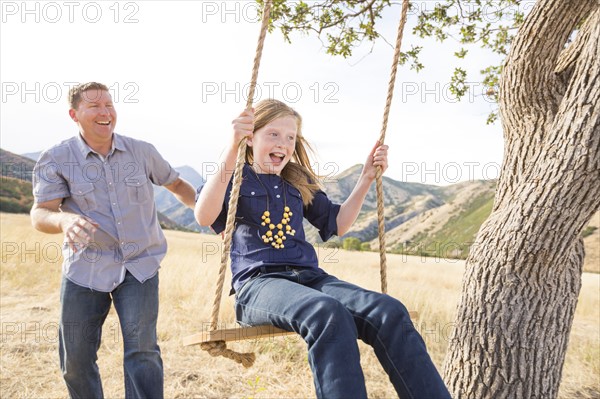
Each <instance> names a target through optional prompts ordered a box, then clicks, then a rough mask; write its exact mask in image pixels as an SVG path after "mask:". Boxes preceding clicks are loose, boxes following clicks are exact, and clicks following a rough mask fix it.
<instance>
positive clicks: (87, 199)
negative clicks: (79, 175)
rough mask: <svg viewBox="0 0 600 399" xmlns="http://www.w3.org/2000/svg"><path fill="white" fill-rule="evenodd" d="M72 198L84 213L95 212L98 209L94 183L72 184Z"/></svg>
mask: <svg viewBox="0 0 600 399" xmlns="http://www.w3.org/2000/svg"><path fill="white" fill-rule="evenodd" d="M71 198H72V199H73V201H75V203H76V204H77V206H79V209H81V210H82V211H84V212H90V211H94V210H96V208H97V207H98V205H97V202H96V195H95V194H94V185H93V184H92V183H73V184H71Z"/></svg>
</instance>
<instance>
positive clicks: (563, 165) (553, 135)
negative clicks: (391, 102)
mask: <svg viewBox="0 0 600 399" xmlns="http://www.w3.org/2000/svg"><path fill="white" fill-rule="evenodd" d="M582 21H585V22H584V23H583V25H582V27H581V29H580V31H579V32H578V34H577V36H576V38H575V40H574V41H573V42H572V43H571V44H569V45H568V46H566V43H567V42H568V41H569V38H570V35H571V34H572V32H573V30H574V29H576V27H577V26H578V25H579V24H580V23H581V22H582ZM565 46H566V47H565ZM599 99H600V2H598V0H572V1H567V0H540V1H538V2H537V3H536V5H535V7H534V8H533V10H532V11H531V13H530V14H529V15H528V16H527V19H526V21H525V23H524V24H523V26H522V28H521V29H520V31H519V33H518V34H517V36H516V38H515V40H514V42H513V44H512V48H511V52H510V54H509V55H508V57H507V60H506V63H505V66H504V70H503V74H502V82H501V90H500V112H501V116H502V123H503V128H504V138H505V155H504V161H503V167H502V173H501V177H500V179H499V182H498V189H497V192H496V198H495V203H494V209H493V211H492V214H491V215H490V217H489V219H488V220H487V221H486V222H485V223H484V224H483V226H482V227H481V230H480V231H479V234H478V236H477V239H476V242H475V244H474V245H473V247H472V248H471V253H470V256H469V258H468V260H467V268H466V272H465V277H464V282H463V292H462V298H461V301H460V304H459V308H458V315H457V319H456V328H455V331H454V334H453V337H452V340H451V342H450V345H449V349H448V354H447V357H446V362H445V365H444V379H445V381H446V383H447V384H448V387H449V389H450V392H451V393H452V394H453V397H455V398H476V399H481V398H494V399H496V398H555V397H556V396H557V395H558V389H559V385H560V379H561V373H562V368H563V363H564V360H565V353H566V350H567V344H568V338H569V333H570V331H571V326H572V323H573V316H574V313H575V306H576V304H577V298H578V295H579V291H580V288H581V273H582V264H583V257H584V250H583V242H582V240H581V238H580V233H581V231H582V230H583V228H584V227H585V225H586V224H587V222H588V221H589V220H590V218H591V217H592V216H593V214H594V213H595V212H596V210H597V209H598V207H599V205H600V107H599V101H600V100H599Z"/></svg>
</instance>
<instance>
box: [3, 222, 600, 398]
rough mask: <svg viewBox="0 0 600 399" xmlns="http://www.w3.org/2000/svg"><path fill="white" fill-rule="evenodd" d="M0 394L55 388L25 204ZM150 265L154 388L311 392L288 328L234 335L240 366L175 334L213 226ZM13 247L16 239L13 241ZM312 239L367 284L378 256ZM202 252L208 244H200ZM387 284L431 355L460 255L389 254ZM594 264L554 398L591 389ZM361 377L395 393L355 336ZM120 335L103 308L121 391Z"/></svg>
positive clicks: (103, 353) (233, 393)
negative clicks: (160, 379)
mask: <svg viewBox="0 0 600 399" xmlns="http://www.w3.org/2000/svg"><path fill="white" fill-rule="evenodd" d="M0 222H1V225H0V227H1V231H0V232H1V238H2V254H1V257H2V266H1V279H0V292H1V295H0V300H1V319H2V334H1V335H0V341H1V343H0V345H1V362H0V397H2V398H25V397H27V398H42V397H44V398H50V397H66V396H67V392H66V388H65V387H64V383H63V381H62V378H61V375H60V372H59V366H58V355H57V345H58V344H57V338H56V337H57V321H58V305H59V284H60V269H61V267H60V262H61V260H60V258H59V256H58V254H57V252H56V250H57V249H58V248H59V245H58V243H59V242H60V240H61V237H60V236H49V235H44V234H40V233H37V232H35V231H34V230H33V229H32V228H31V227H30V226H29V221H28V218H27V216H24V215H11V214H2V215H1V221H0ZM166 235H167V239H168V241H169V254H168V255H167V257H166V259H165V261H164V262H163V266H162V269H161V274H160V290H161V292H160V301H161V302H160V306H161V309H160V316H159V327H158V328H159V338H160V345H161V348H162V351H163V360H164V365H165V395H166V397H168V398H190V397H236V398H275V397H296V398H297V397H314V388H313V383H312V377H311V373H310V369H309V367H308V364H307V356H306V348H305V345H304V343H303V342H302V341H301V340H300V339H298V338H297V337H295V336H289V337H285V338H275V339H271V340H268V339H267V340H262V341H256V342H245V343H238V344H234V345H235V348H236V349H238V350H243V351H246V350H253V351H256V352H257V354H258V357H257V362H256V364H255V366H254V367H252V368H251V369H244V368H242V367H241V366H238V365H236V364H233V363H231V362H230V361H228V360H224V359H220V358H211V357H210V356H208V355H207V354H206V353H204V352H203V351H201V350H200V349H198V348H197V347H183V346H182V345H181V339H182V337H184V336H187V335H190V334H193V333H195V332H198V331H199V330H200V329H201V328H203V325H204V323H206V322H208V321H209V317H210V309H211V306H212V298H213V295H214V284H215V279H216V269H217V267H218V262H219V256H218V254H214V253H215V252H216V250H217V249H218V245H219V243H220V241H219V239H217V237H214V236H204V235H197V234H188V233H181V232H173V231H169V232H167V233H166ZM17 248H18V250H17ZM336 251H337V250H333V249H320V250H319V255H320V258H321V259H322V262H323V267H324V268H325V269H327V270H328V271H329V272H331V273H332V274H335V275H337V276H339V277H340V278H343V279H347V280H349V281H353V282H357V283H358V284H360V285H362V286H365V287H368V288H372V289H375V290H377V289H378V287H379V271H378V270H379V265H378V262H379V260H378V256H377V254H375V253H360V252H359V253H356V252H352V253H348V252H344V251H337V252H336ZM210 253H213V255H207V254H210ZM388 264H389V270H388V285H389V290H390V294H391V295H393V296H396V297H398V298H401V299H402V300H403V302H404V303H405V304H406V305H407V307H408V308H409V309H411V310H417V311H418V312H419V313H420V318H419V320H418V321H417V322H416V324H417V326H418V327H419V329H420V330H421V333H422V334H423V335H424V338H425V340H426V342H427V345H428V347H429V350H430V353H431V355H432V357H433V359H434V361H435V362H436V364H437V365H438V367H439V366H441V363H442V362H443V358H444V353H445V350H446V345H447V338H448V336H449V334H450V332H451V323H452V321H453V317H454V312H455V307H456V303H457V301H458V297H459V292H460V284H461V279H462V272H463V268H464V264H463V262H462V261H450V262H449V261H443V260H437V261H436V260H435V259H432V258H424V259H420V258H412V257H406V256H402V255H389V256H388ZM599 277H600V276H599V275H590V274H585V275H584V283H583V288H582V292H581V299H580V303H579V306H578V309H577V314H576V319H575V324H574V326H573V333H572V335H571V342H570V347H569V352H568V355H567V362H566V365H565V370H564V372H563V383H562V387H561V397H562V398H575V397H577V398H582V397H583V398H585V397H587V398H598V396H599V395H600V384H599V381H598V380H599V377H600V365H599V363H600V353H599V352H600V337H599V331H600V317H599V314H598V309H599V306H600V299H599V288H600V280H599ZM222 309H223V311H222V320H224V324H226V325H227V326H229V325H232V324H233V323H232V320H233V312H232V300H231V298H229V297H227V298H224V301H223V306H222ZM361 351H362V362H363V368H364V371H365V376H366V379H367V384H368V386H367V388H368V391H369V394H370V396H371V397H373V398H389V397H395V396H396V394H395V392H394V390H393V388H392V387H391V384H390V383H389V382H388V380H387V377H386V375H385V373H384V372H383V370H382V369H381V367H380V366H379V363H378V362H377V360H376V358H375V356H374V355H373V354H372V351H371V350H370V349H369V348H368V347H367V346H364V345H363V346H361ZM121 363H122V338H121V335H120V331H119V324H118V319H117V318H116V315H115V313H114V312H113V311H111V314H110V315H109V317H108V319H107V321H106V323H105V327H104V336H103V343H102V346H101V349H100V353H99V366H100V369H101V373H102V377H103V381H104V390H105V395H106V397H110V398H117V397H123V396H124V390H123V372H122V366H121Z"/></svg>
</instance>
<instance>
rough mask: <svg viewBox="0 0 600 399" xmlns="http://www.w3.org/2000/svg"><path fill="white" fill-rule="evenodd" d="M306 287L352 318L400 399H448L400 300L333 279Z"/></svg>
mask: <svg viewBox="0 0 600 399" xmlns="http://www.w3.org/2000/svg"><path fill="white" fill-rule="evenodd" d="M310 287H312V288H314V289H317V290H319V291H321V292H323V293H324V294H327V295H329V296H331V297H333V298H335V299H337V300H338V301H339V302H340V303H342V304H343V305H344V306H345V307H346V309H348V311H349V312H350V313H351V314H352V315H353V317H354V321H355V324H356V328H357V331H358V337H359V338H360V339H362V340H363V341H364V342H365V343H367V344H369V345H371V346H372V347H373V349H374V350H375V354H376V355H377V358H378V359H379V361H380V362H381V365H382V366H383V368H384V369H385V371H386V372H387V374H388V375H389V377H390V381H391V382H392V384H393V385H394V388H395V389H396V392H397V393H398V395H399V396H400V397H401V398H403V399H406V398H415V399H426V398H432V399H445V398H450V394H449V393H448V389H447V388H446V385H445V384H444V382H443V381H442V378H441V377H440V375H439V373H438V371H437V370H436V368H435V365H434V364H433V362H432V361H431V358H430V357H429V354H428V353H427V349H426V347H425V342H424V341H423V339H422V338H421V336H420V335H419V333H418V332H417V330H416V329H415V327H414V325H413V323H412V322H411V320H410V316H409V314H408V311H407V310H406V308H405V307H404V305H403V304H402V303H400V301H398V300H396V299H395V298H392V297H390V296H388V295H384V294H381V293H378V292H373V291H369V290H365V289H363V288H361V287H358V286H356V285H353V284H350V283H347V282H345V281H341V280H339V279H337V278H335V277H333V276H328V277H327V278H325V279H322V280H320V281H318V282H316V283H315V284H311V285H310Z"/></svg>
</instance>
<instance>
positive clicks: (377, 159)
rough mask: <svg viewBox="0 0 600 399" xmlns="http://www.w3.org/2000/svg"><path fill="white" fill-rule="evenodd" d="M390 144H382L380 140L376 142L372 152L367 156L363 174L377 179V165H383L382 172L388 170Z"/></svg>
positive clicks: (371, 178)
mask: <svg viewBox="0 0 600 399" xmlns="http://www.w3.org/2000/svg"><path fill="white" fill-rule="evenodd" d="M388 148H389V147H388V146H387V145H385V144H384V145H380V144H379V141H377V143H375V146H374V147H373V149H372V150H371V153H370V154H369V156H368V157H367V161H366V162H365V167H364V168H363V172H362V174H363V176H365V177H366V178H368V179H370V180H375V177H376V176H377V167H378V166H381V169H382V173H383V172H385V171H386V169H387V168H388V158H387V153H388Z"/></svg>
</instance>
